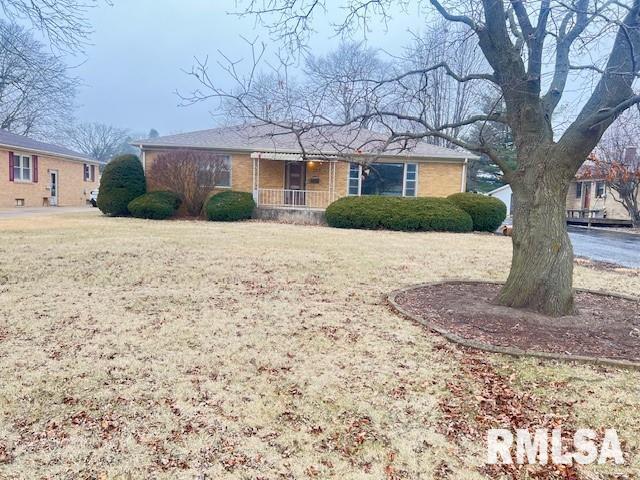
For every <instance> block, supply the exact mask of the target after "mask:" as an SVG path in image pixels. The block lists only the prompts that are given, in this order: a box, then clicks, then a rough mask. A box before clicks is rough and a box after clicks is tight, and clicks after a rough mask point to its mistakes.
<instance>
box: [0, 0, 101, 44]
mask: <svg viewBox="0 0 640 480" xmlns="http://www.w3.org/2000/svg"><path fill="white" fill-rule="evenodd" d="M100 2H101V0H0V7H1V9H2V12H3V13H4V16H5V17H6V18H7V19H8V20H9V21H11V22H14V21H16V20H28V21H29V22H30V23H31V24H32V25H33V26H34V27H35V28H36V29H38V30H40V31H41V32H42V33H44V35H46V37H47V38H48V39H49V41H50V42H51V44H52V45H53V46H55V47H57V48H61V49H65V50H79V49H81V48H82V47H83V46H84V45H85V43H86V42H87V40H88V37H89V35H90V34H91V32H92V30H91V24H90V23H89V20H88V18H87V14H88V12H89V10H90V9H91V8H93V7H96V6H97V5H99V3H100ZM104 3H105V4H111V1H110V0H104Z"/></svg>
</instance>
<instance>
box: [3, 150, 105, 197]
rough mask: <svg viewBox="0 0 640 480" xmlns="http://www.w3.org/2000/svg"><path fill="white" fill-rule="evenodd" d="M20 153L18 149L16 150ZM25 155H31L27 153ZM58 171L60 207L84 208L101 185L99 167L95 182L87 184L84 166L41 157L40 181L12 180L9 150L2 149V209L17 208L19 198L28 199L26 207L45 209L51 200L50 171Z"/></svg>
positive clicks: (39, 158) (69, 161)
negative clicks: (10, 179)
mask: <svg viewBox="0 0 640 480" xmlns="http://www.w3.org/2000/svg"><path fill="white" fill-rule="evenodd" d="M15 152H16V153H17V152H18V150H17V149H16V150H15ZM25 154H27V155H28V154H29V153H28V152H25ZM50 170H57V171H58V205H60V206H64V207H67V206H84V205H86V204H87V201H88V199H89V194H90V192H91V190H95V189H97V188H98V186H99V185H100V172H99V171H98V166H97V165H96V167H95V170H96V179H95V182H85V181H84V164H83V163H82V162H79V161H74V160H66V159H63V158H60V157H52V156H49V155H38V182H37V183H33V182H25V183H23V182H19V181H15V182H11V181H9V150H5V149H0V185H1V186H2V187H1V188H0V208H11V207H15V205H16V199H17V198H21V199H24V202H25V206H26V207H41V206H43V198H45V197H47V198H48V197H49V195H50V191H49V182H50V180H49V171H50Z"/></svg>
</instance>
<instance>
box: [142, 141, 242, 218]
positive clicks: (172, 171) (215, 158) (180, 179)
mask: <svg viewBox="0 0 640 480" xmlns="http://www.w3.org/2000/svg"><path fill="white" fill-rule="evenodd" d="M227 162H228V160H227V157H225V156H223V155H215V154H212V153H208V152H202V151H195V150H175V151H172V152H168V153H163V154H161V155H158V157H157V158H156V159H155V160H154V161H153V163H152V164H151V167H150V168H149V170H148V172H147V182H148V185H149V189H150V190H168V191H170V192H173V193H175V194H177V195H178V196H179V197H180V199H181V200H182V203H183V205H184V206H185V208H186V209H187V212H188V213H189V214H190V215H192V216H199V215H200V214H201V213H202V208H203V206H204V202H205V201H206V200H207V197H208V196H209V195H210V194H211V192H212V191H213V190H214V189H215V187H216V185H218V184H219V182H220V179H221V176H224V175H227V176H228V174H229V165H228V163H227Z"/></svg>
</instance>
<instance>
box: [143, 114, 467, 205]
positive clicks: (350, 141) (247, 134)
mask: <svg viewBox="0 0 640 480" xmlns="http://www.w3.org/2000/svg"><path fill="white" fill-rule="evenodd" d="M307 135H310V134H307ZM133 144H134V145H136V146H138V147H139V148H140V150H141V155H142V162H143V165H144V168H145V170H146V171H147V172H149V171H150V169H151V168H152V165H153V162H154V160H155V159H156V158H157V157H158V155H160V154H162V153H165V152H168V151H171V150H176V149H178V150H192V149H193V150H204V151H208V152H211V153H212V154H214V155H219V156H220V158H221V159H222V160H223V162H224V165H225V168H224V171H223V172H222V174H220V175H218V178H217V180H216V181H215V189H216V190H217V189H225V188H228V189H232V190H237V191H244V192H250V193H252V194H253V197H254V199H255V201H256V204H257V205H258V207H259V209H262V210H271V209H289V210H315V211H322V210H324V209H325V208H326V207H327V206H328V205H329V204H330V203H332V202H333V201H334V200H336V199H338V198H340V197H344V196H347V195H395V196H404V197H427V196H435V197H445V196H448V195H451V194H453V193H458V192H464V191H465V189H466V175H467V172H466V170H467V163H468V162H469V161H470V160H472V159H474V158H476V157H475V156H474V155H473V154H471V153H469V152H465V151H458V150H452V149H449V148H443V147H438V146H434V145H430V144H428V143H426V142H413V143H411V144H408V143H403V144H402V145H399V144H392V145H390V146H388V147H387V148H385V149H384V150H382V147H384V146H385V138H384V137H383V136H382V135H381V134H376V133H374V132H371V131H363V130H362V129H359V130H357V131H355V130H354V131H347V130H344V129H333V130H332V131H331V132H328V131H324V132H321V133H315V134H313V136H307V137H302V138H298V137H296V136H295V135H294V134H292V133H289V132H286V131H282V130H278V129H276V128H275V127H271V126H257V125H250V126H240V127H222V128H214V129H210V130H202V131H197V132H190V133H182V134H177V135H170V136H165V137H157V138H153V139H147V140H138V141H136V142H134V143H133ZM303 152H304V153H303Z"/></svg>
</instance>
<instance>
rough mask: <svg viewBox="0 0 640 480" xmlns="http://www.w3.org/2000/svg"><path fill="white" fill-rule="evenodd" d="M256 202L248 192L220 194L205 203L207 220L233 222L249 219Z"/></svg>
mask: <svg viewBox="0 0 640 480" xmlns="http://www.w3.org/2000/svg"><path fill="white" fill-rule="evenodd" d="M255 207H256V202H254V200H253V195H251V194H250V193H248V192H234V191H227V192H220V193H217V194H215V195H214V196H212V197H211V198H210V199H209V201H208V202H207V206H206V211H207V218H208V219H209V220H213V221H216V222H235V221H237V220H248V219H249V218H251V214H252V213H253V209H254V208H255Z"/></svg>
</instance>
